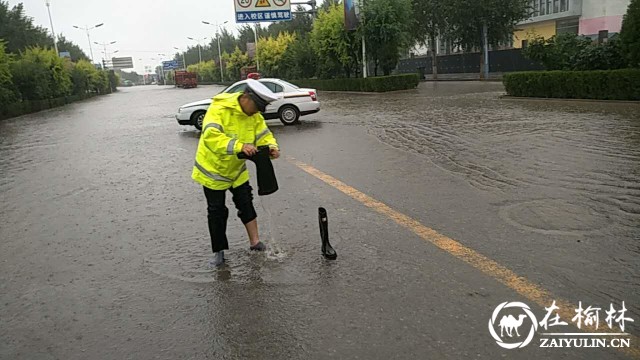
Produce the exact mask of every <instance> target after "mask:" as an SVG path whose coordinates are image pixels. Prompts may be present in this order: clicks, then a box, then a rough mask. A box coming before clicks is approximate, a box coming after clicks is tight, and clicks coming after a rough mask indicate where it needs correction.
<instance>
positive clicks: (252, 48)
mask: <svg viewBox="0 0 640 360" xmlns="http://www.w3.org/2000/svg"><path fill="white" fill-rule="evenodd" d="M247 55H249V58H251V59H253V58H254V57H255V56H256V43H252V42H250V43H247Z"/></svg>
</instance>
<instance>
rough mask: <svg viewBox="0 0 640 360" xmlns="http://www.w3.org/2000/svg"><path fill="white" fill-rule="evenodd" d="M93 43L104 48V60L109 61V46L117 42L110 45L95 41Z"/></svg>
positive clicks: (109, 43)
mask: <svg viewBox="0 0 640 360" xmlns="http://www.w3.org/2000/svg"><path fill="white" fill-rule="evenodd" d="M93 43H94V44H96V45H102V48H103V49H104V60H105V61H106V60H109V53H108V52H107V45H113V44H115V43H116V42H115V41H112V42H108V43H99V42H97V41H94V42H93Z"/></svg>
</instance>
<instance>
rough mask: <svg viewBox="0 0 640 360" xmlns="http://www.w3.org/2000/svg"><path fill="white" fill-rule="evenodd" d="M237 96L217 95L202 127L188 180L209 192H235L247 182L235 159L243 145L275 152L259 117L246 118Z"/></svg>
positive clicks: (242, 165)
mask: <svg viewBox="0 0 640 360" xmlns="http://www.w3.org/2000/svg"><path fill="white" fill-rule="evenodd" d="M240 96H242V93H236V94H227V93H223V94H219V95H216V96H215V97H214V98H213V103H211V106H210V107H209V110H208V111H207V114H206V115H205V117H204V121H203V123H202V133H201V134H200V142H199V143H198V151H197V153H196V163H195V165H194V167H193V173H192V174H191V177H192V178H193V180H195V181H196V182H197V183H199V184H201V185H203V186H205V187H207V188H209V189H212V190H226V189H229V188H230V187H234V188H235V187H238V186H240V185H242V184H244V183H245V182H247V181H248V180H249V171H248V170H247V166H246V165H245V160H241V159H238V157H237V154H238V153H240V152H241V151H242V145H243V144H253V145H255V146H256V147H257V146H263V145H268V146H269V147H271V148H276V149H277V148H278V143H277V142H276V139H275V138H274V137H273V134H272V133H271V131H270V130H269V128H268V127H267V124H266V123H265V121H264V118H263V117H262V114H260V113H257V114H254V115H252V116H247V114H245V113H244V112H243V111H242V107H240V103H239V102H238V98H239V97H240Z"/></svg>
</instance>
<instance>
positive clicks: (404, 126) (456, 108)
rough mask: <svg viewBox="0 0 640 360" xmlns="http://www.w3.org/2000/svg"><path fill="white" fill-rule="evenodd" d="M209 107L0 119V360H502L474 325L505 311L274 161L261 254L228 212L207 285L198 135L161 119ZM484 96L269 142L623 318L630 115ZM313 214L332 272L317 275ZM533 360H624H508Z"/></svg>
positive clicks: (165, 95)
mask: <svg viewBox="0 0 640 360" xmlns="http://www.w3.org/2000/svg"><path fill="white" fill-rule="evenodd" d="M219 90H221V88H219V87H211V86H209V87H200V88H197V89H191V90H182V89H173V88H170V87H159V86H147V87H133V88H124V89H122V90H121V91H119V92H118V93H116V94H112V95H109V96H105V97H99V98H94V99H91V100H88V101H84V102H80V103H76V104H72V105H69V106H67V107H64V108H58V109H54V110H51V111H46V112H42V113H38V114H32V115H27V116H23V117H20V118H15V119H10V120H6V121H2V122H0V193H1V194H2V195H1V196H2V201H1V202H0V224H1V226H0V323H1V324H2V325H1V328H0V358H7V359H9V358H11V359H13V358H16V359H50V358H51V359H54V358H65V359H83V358H105V359H108V358H123V359H124V358H130V359H147V358H161V359H165V358H166V359H177V358H185V359H204V358H211V359H214V358H215V359H219V358H229V359H235V358H274V359H275V358H318V359H320V358H330V357H332V358H340V359H342V358H417V357H422V358H460V357H465V358H469V357H485V358H495V357H498V356H504V355H505V354H509V355H511V356H512V355H513V353H507V352H504V350H502V349H500V348H498V347H497V346H495V344H494V343H493V341H492V339H491V337H490V336H488V332H487V329H486V320H487V319H488V316H490V314H491V311H492V310H493V307H495V306H496V305H497V304H499V303H501V302H503V301H509V300H512V299H513V298H518V296H517V295H514V293H513V292H512V291H511V290H510V289H508V288H506V287H504V286H503V285H501V284H499V283H497V282H495V281H494V280H492V279H491V278H489V277H487V276H485V275H483V274H481V273H479V272H478V271H477V270H474V269H473V268H471V267H469V266H467V265H466V264H464V263H462V262H460V261H457V260H455V259H454V258H453V257H451V256H450V255H448V254H446V253H443V252H441V251H438V250H435V248H433V247H432V246H430V245H429V244H427V243H424V242H423V241H421V240H420V239H418V238H416V237H415V235H413V234H412V233H410V232H409V231H407V230H406V229H404V228H401V227H399V226H398V225H397V224H395V223H394V222H393V221H391V220H390V219H387V218H384V217H382V216H381V215H380V214H377V213H375V212H373V211H372V210H371V209H369V208H367V207H365V206H363V205H362V204H359V203H357V202H354V201H353V200H352V199H351V198H349V197H347V196H345V195H344V194H342V193H340V192H338V191H336V190H335V189H333V188H331V187H329V186H328V185H327V184H324V183H322V182H320V181H319V180H318V179H315V178H313V177H311V176H309V175H308V174H306V173H303V172H302V171H301V170H300V169H299V168H297V167H296V166H295V165H294V164H292V163H291V162H289V161H287V160H285V159H281V160H278V161H277V163H276V169H277V173H278V181H279V183H280V189H281V190H280V191H279V192H277V193H276V194H274V195H272V196H268V197H258V196H255V206H256V209H257V211H258V214H259V222H260V229H261V233H262V238H263V240H265V241H266V242H267V243H268V244H269V245H270V247H271V250H270V251H269V252H268V253H267V254H255V253H250V252H249V251H248V240H247V239H246V235H245V234H244V228H243V226H242V224H241V223H240V221H239V220H238V219H236V218H235V211H234V207H233V205H232V204H231V202H230V195H229V196H228V198H227V203H228V207H229V208H230V209H231V211H230V218H229V225H228V233H229V235H230V236H229V237H230V246H231V249H230V251H228V252H227V258H228V263H227V265H226V266H225V267H224V268H223V269H221V270H213V269H210V268H208V267H207V266H206V263H207V259H208V258H209V256H210V243H209V240H208V233H207V228H206V213H205V209H206V204H205V201H204V194H203V193H202V189H201V188H199V187H198V186H197V185H195V184H194V183H193V182H192V181H191V179H190V175H191V167H192V164H193V156H194V154H195V148H196V146H197V141H198V137H199V133H198V132H197V131H195V130H194V129H193V128H191V127H181V126H179V125H178V124H177V123H176V122H175V119H174V118H173V116H174V114H175V111H176V110H177V108H178V106H180V105H182V104H184V103H187V102H191V101H195V100H199V99H202V98H206V97H210V96H212V95H214V94H215V93H216V92H217V91H219ZM502 92H503V90H502V85H501V84H499V83H477V82H459V83H458V82H456V83H423V84H421V85H420V87H419V89H417V90H414V91H406V92H396V93H392V94H371V95H370V94H344V93H322V92H321V93H320V101H321V102H322V111H321V112H320V113H319V114H315V115H312V116H309V117H307V118H303V121H302V123H301V124H300V125H297V126H293V127H284V126H282V125H281V124H280V123H279V122H278V121H274V122H269V125H270V127H271V129H272V131H273V132H274V134H275V135H276V137H277V138H278V141H279V142H280V145H281V147H282V149H283V154H284V155H290V156H293V157H295V158H297V159H299V160H301V161H304V162H306V163H308V164H311V165H312V166H315V167H316V168H318V169H320V170H321V171H324V172H326V173H328V174H330V175H332V176H334V177H336V178H338V179H340V180H342V181H344V182H345V183H347V184H348V185H351V186H354V187H355V188H357V189H359V190H360V191H363V192H365V193H367V194H368V195H370V196H372V197H374V198H376V199H379V200H380V201H383V202H384V203H386V204H388V205H389V206H391V207H393V208H394V209H396V210H398V211H400V212H403V213H406V214H407V215H409V216H412V217H413V218H415V219H417V220H419V221H421V222H422V223H423V224H425V226H429V227H432V228H434V229H436V230H438V231H439V232H441V233H444V234H446V235H447V236H450V237H452V238H455V239H456V240H458V241H460V242H461V243H463V244H465V245H467V246H469V247H471V248H473V249H475V250H477V251H479V252H481V253H482V254H484V255H486V256H488V257H490V258H492V259H493V260H496V261H497V262H499V263H501V264H503V265H505V266H507V267H508V268H510V269H512V270H514V271H515V272H516V273H518V274H519V275H521V276H524V277H527V278H529V279H530V280H532V281H534V282H535V283H538V284H541V286H542V287H544V288H546V289H547V290H550V291H551V292H552V293H554V294H557V295H558V296H561V297H563V298H565V299H568V300H570V301H575V302H576V303H577V302H578V301H583V302H586V301H591V302H593V303H594V305H600V306H601V307H602V308H605V307H608V304H609V302H614V303H615V304H620V302H621V301H625V303H626V304H627V308H629V314H630V316H632V317H635V318H636V319H637V318H638V317H639V316H640V311H639V310H638V304H640V297H639V296H638V294H640V267H639V262H638V255H639V254H640V230H639V229H640V226H639V225H640V105H638V104H630V103H604V102H565V101H557V100H511V99H501V98H500V95H501V94H502ZM251 170H253V169H251ZM252 181H253V180H252ZM254 189H257V187H256V186H255V183H254ZM319 206H324V207H326V208H327V209H328V211H329V231H330V234H331V235H330V237H331V242H332V244H333V245H334V247H335V248H336V250H337V252H338V260H337V261H334V262H331V261H326V260H324V259H322V257H321V256H320V252H319V248H320V237H319V231H318V223H317V208H318V207H319ZM637 321H638V320H636V324H637ZM636 324H633V325H628V326H629V327H631V330H630V331H629V332H631V333H633V332H634V329H637V327H636V326H637V325H636ZM636 334H637V332H636ZM461 337H462V338H464V341H460V338H461ZM585 351H586V352H585ZM541 356H542V357H548V358H560V357H562V358H581V357H582V358H583V357H585V356H596V357H608V358H615V357H619V356H622V355H621V353H618V352H606V351H605V350H598V349H589V350H588V351H587V349H583V350H582V351H575V352H572V351H571V350H567V349H564V350H561V351H556V352H553V351H551V350H544V351H543V349H539V348H529V349H523V352H520V353H519V355H518V357H521V358H540V357H541Z"/></svg>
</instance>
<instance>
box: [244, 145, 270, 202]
mask: <svg viewBox="0 0 640 360" xmlns="http://www.w3.org/2000/svg"><path fill="white" fill-rule="evenodd" d="M270 153H271V150H270V149H269V147H268V146H258V152H257V153H256V154H255V155H253V156H251V157H247V155H245V154H244V153H240V154H238V159H247V160H251V161H253V162H254V163H255V164H256V172H257V176H258V195H260V196H265V195H270V194H273V193H274V192H276V191H278V180H276V172H275V171H274V170H273V164H272V163H271V155H270Z"/></svg>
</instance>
